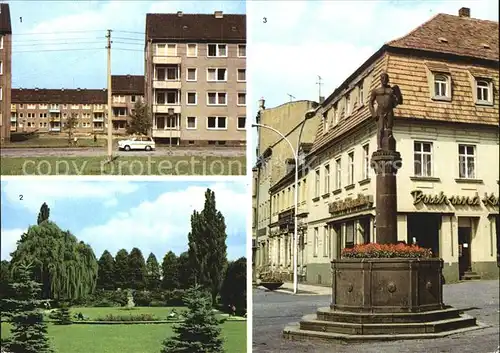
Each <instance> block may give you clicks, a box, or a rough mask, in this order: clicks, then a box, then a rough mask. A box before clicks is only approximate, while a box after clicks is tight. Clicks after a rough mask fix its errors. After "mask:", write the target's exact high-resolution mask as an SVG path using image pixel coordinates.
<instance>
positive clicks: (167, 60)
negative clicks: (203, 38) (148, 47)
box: [153, 55, 181, 65]
mask: <svg viewBox="0 0 500 353" xmlns="http://www.w3.org/2000/svg"><path fill="white" fill-rule="evenodd" d="M180 63H181V57H180V56H159V55H155V56H153V64H174V65H178V64H180Z"/></svg>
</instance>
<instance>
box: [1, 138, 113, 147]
mask: <svg viewBox="0 0 500 353" xmlns="http://www.w3.org/2000/svg"><path fill="white" fill-rule="evenodd" d="M106 142H107V141H106V140H105V139H103V138H98V139H97V141H96V142H94V139H93V138H80V137H79V138H78V142H77V144H76V146H75V145H73V144H70V143H69V141H68V138H67V137H66V138H61V137H59V138H45V137H44V138H31V139H28V140H25V141H16V142H10V143H9V144H8V145H6V146H5V147H8V148H67V147H104V146H106Z"/></svg>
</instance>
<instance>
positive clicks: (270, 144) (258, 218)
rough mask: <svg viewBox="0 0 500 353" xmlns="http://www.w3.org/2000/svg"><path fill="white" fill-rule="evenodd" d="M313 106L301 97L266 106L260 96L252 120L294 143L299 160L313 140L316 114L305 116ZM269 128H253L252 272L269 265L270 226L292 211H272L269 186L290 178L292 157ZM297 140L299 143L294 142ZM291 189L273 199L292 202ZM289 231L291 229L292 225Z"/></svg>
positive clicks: (276, 224)
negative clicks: (253, 262) (273, 105)
mask: <svg viewBox="0 0 500 353" xmlns="http://www.w3.org/2000/svg"><path fill="white" fill-rule="evenodd" d="M317 105H318V103H316V102H313V101H307V100H302V101H296V102H289V103H285V104H282V105H280V106H278V107H275V108H266V107H265V101H264V99H261V100H260V102H259V111H258V114H257V117H256V121H257V123H259V124H262V125H265V126H267V127H270V128H272V129H276V130H277V131H279V132H280V133H282V134H283V135H284V136H285V137H286V138H287V139H288V140H289V141H290V143H291V144H292V146H294V149H296V148H297V147H296V146H297V145H298V146H299V151H300V153H299V160H300V161H302V160H303V157H304V156H305V154H307V152H308V150H309V148H310V145H311V143H312V142H313V140H314V137H315V135H316V130H317V125H318V123H319V120H318V119H319V118H318V117H316V116H313V117H312V119H306V117H307V114H308V112H311V111H313V110H314V108H315V107H316V106H317ZM272 129H269V128H265V127H260V128H258V130H257V132H258V147H257V151H256V152H257V163H256V165H255V168H254V170H255V171H254V193H255V213H254V228H255V248H256V254H255V270H256V272H259V271H266V270H267V269H268V267H269V266H270V265H271V263H270V258H271V255H270V254H271V253H270V252H271V248H272V245H273V243H274V242H275V241H276V240H277V237H276V235H277V234H276V232H275V229H274V227H276V226H278V220H277V218H278V216H279V217H280V219H284V218H283V217H284V216H286V217H288V218H287V219H292V221H293V219H294V218H293V217H294V215H293V213H292V214H282V215H278V214H274V212H275V210H276V208H275V206H276V204H274V203H275V202H276V198H272V196H271V195H272V188H273V187H275V185H276V184H277V183H279V182H280V181H281V180H282V179H283V178H284V177H290V176H291V177H292V179H293V177H294V173H293V170H294V168H295V159H294V155H293V151H292V149H291V148H290V145H289V144H288V142H287V141H286V140H284V139H283V138H282V137H280V135H279V134H277V133H276V132H275V131H273V130H272ZM299 141H300V143H298V142H299ZM300 161H299V163H300ZM304 177H305V174H304V175H303V174H302V170H301V175H300V180H301V187H300V188H301V190H302V188H303V187H305V181H303V179H304ZM292 189H293V190H292ZM294 190H295V189H294V187H293V188H292V186H290V190H288V191H287V194H286V196H285V195H280V196H278V198H279V200H278V201H277V202H278V203H280V204H283V205H284V204H285V203H286V205H287V206H288V205H289V204H291V203H293V192H294ZM292 211H293V210H292ZM281 223H283V220H282V221H281ZM278 228H279V226H278ZM281 231H282V232H285V231H286V232H287V233H288V232H289V231H290V229H285V228H283V227H282V229H281ZM291 231H292V232H293V225H292V227H291Z"/></svg>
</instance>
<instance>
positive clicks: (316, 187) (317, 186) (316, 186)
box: [314, 169, 320, 197]
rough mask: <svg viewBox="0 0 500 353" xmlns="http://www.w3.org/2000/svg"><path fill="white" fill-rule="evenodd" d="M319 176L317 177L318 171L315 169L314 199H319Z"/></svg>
mask: <svg viewBox="0 0 500 353" xmlns="http://www.w3.org/2000/svg"><path fill="white" fill-rule="evenodd" d="M319 178H320V175H319V169H316V172H315V173H314V197H319V192H320V191H319V186H320V179H319Z"/></svg>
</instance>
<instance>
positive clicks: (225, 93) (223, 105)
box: [207, 92, 227, 107]
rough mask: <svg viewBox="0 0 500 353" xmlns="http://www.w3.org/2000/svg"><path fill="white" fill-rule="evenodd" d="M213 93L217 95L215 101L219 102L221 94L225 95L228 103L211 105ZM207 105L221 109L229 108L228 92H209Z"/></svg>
mask: <svg viewBox="0 0 500 353" xmlns="http://www.w3.org/2000/svg"><path fill="white" fill-rule="evenodd" d="M211 93H215V101H216V102H218V101H219V95H220V94H224V95H225V97H226V103H225V104H219V103H215V104H211V103H210V100H209V94H211ZM207 105H208V106H213V107H215V106H219V107H225V106H227V92H207Z"/></svg>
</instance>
